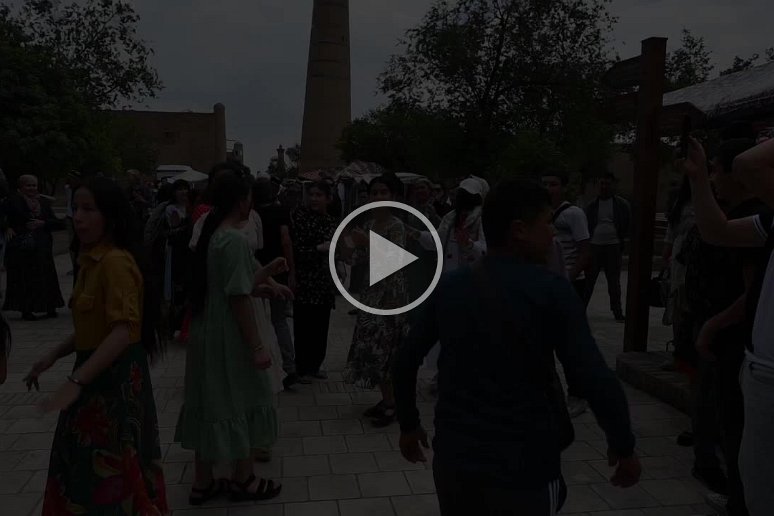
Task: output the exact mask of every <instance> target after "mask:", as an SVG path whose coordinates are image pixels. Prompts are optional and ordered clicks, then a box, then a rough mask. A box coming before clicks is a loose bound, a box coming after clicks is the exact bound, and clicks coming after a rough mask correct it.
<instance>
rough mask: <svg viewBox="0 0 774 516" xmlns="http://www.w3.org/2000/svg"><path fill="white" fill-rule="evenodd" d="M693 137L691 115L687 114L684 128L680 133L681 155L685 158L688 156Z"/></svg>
mask: <svg viewBox="0 0 774 516" xmlns="http://www.w3.org/2000/svg"><path fill="white" fill-rule="evenodd" d="M690 137H691V117H690V116H689V115H685V117H683V129H682V132H681V134H680V157H681V158H682V159H685V158H687V157H688V143H689V138H690Z"/></svg>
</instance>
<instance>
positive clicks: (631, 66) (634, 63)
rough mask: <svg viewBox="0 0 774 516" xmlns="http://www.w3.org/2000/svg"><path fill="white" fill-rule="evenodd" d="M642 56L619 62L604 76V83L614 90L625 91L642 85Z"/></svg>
mask: <svg viewBox="0 0 774 516" xmlns="http://www.w3.org/2000/svg"><path fill="white" fill-rule="evenodd" d="M641 59H642V56H637V57H632V58H630V59H624V60H623V61H618V62H617V63H616V64H614V65H613V66H611V67H610V69H609V70H608V71H607V72H606V73H605V75H603V76H602V82H603V83H604V84H605V85H606V86H608V87H610V88H613V89H614V90H625V89H629V88H634V87H636V86H639V85H640V70H641V68H642V63H641V62H640V60H641Z"/></svg>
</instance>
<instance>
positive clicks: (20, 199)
mask: <svg viewBox="0 0 774 516" xmlns="http://www.w3.org/2000/svg"><path fill="white" fill-rule="evenodd" d="M18 185H19V189H18V192H17V193H16V194H14V195H12V196H11V197H9V198H8V200H7V202H6V206H5V209H6V214H7V216H8V226H9V227H10V236H11V238H10V239H9V241H8V249H7V251H6V254H5V268H6V270H7V272H8V276H7V277H8V287H7V290H6V296H5V304H4V305H3V310H7V311H16V312H21V314H22V318H23V319H24V320H27V321H35V320H37V316H36V315H35V314H36V313H44V314H47V315H48V317H56V316H57V313H56V310H57V308H61V307H63V306H64V300H63V299H62V292H61V290H60V289H59V277H58V275H57V272H56V266H55V265H54V252H53V244H54V240H53V237H52V235H51V232H52V231H55V230H60V229H64V223H63V222H62V221H61V220H59V219H57V218H56V216H55V215H54V212H53V211H52V210H51V203H50V202H49V201H48V199H46V198H43V197H41V196H40V193H39V192H38V178H37V177H35V176H32V175H23V176H21V177H20V178H19V183H18Z"/></svg>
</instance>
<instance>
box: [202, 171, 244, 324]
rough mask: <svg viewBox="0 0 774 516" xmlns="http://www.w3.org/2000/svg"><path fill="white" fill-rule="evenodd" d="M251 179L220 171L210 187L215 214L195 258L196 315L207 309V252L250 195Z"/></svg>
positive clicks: (205, 227) (205, 226)
mask: <svg viewBox="0 0 774 516" xmlns="http://www.w3.org/2000/svg"><path fill="white" fill-rule="evenodd" d="M251 188H252V178H251V177H250V176H245V175H242V174H238V173H235V172H233V171H227V172H221V173H220V174H219V175H218V176H217V177H216V178H214V180H213V181H212V183H211V184H210V188H209V196H210V198H209V201H210V202H211V203H212V211H210V212H209V213H208V214H207V218H206V219H205V221H204V224H203V226H202V232H201V235H200V236H199V241H198V242H197V244H196V250H195V251H194V259H193V278H192V285H191V310H192V313H193V314H194V315H197V314H199V313H201V312H202V310H204V306H205V302H206V298H207V250H208V249H209V246H210V240H211V239H212V235H214V234H215V231H216V230H217V229H218V228H219V227H220V225H221V224H223V221H224V220H226V217H228V216H229V215H230V214H231V213H232V212H233V211H234V208H235V207H236V206H237V204H239V202H241V201H244V200H245V199H247V198H248V197H249V196H250V190H251Z"/></svg>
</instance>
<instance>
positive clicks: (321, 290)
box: [291, 182, 336, 383]
mask: <svg viewBox="0 0 774 516" xmlns="http://www.w3.org/2000/svg"><path fill="white" fill-rule="evenodd" d="M306 193H307V204H306V206H303V207H300V208H297V209H296V210H294V211H293V213H292V215H291V223H292V231H293V256H294V259H295V262H296V263H295V265H296V284H297V290H296V299H295V302H294V303H293V333H294V335H295V347H296V372H297V373H298V376H299V377H301V378H302V381H301V382H300V383H308V382H309V380H308V379H307V378H305V377H309V376H311V377H314V378H320V379H324V378H325V377H326V374H325V373H324V372H323V371H321V370H320V366H321V365H322V363H323V361H324V360H325V355H326V353H327V350H328V327H329V324H330V318H331V309H332V308H333V301H334V291H333V289H334V286H333V279H332V278H331V271H330V268H329V267H328V249H329V247H330V244H331V238H333V233H334V232H335V231H336V220H335V219H334V218H333V217H331V216H330V215H328V204H330V202H331V199H332V197H331V187H330V185H329V184H328V183H324V182H318V183H313V184H312V185H311V186H309V187H308V188H307V192H306Z"/></svg>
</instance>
